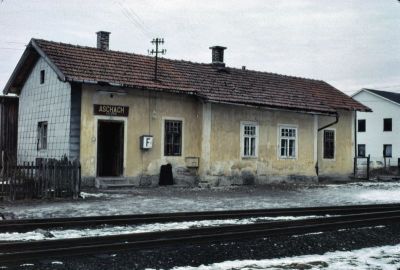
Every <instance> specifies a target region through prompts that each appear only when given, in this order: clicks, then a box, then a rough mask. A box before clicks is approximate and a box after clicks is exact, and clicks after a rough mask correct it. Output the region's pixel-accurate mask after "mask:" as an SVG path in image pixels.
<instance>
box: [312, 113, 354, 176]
mask: <svg viewBox="0 0 400 270" xmlns="http://www.w3.org/2000/svg"><path fill="white" fill-rule="evenodd" d="M353 116H354V114H353V112H350V111H340V112H339V122H338V123H337V124H335V125H333V126H331V127H328V128H327V129H333V130H335V136H336V139H335V151H336V152H335V158H334V159H324V158H323V131H320V132H319V134H318V161H319V171H320V175H329V174H331V175H350V174H351V173H352V172H353V157H354V140H353V138H354V134H353V132H354V129H353V125H354V118H353ZM333 121H335V117H327V116H319V121H318V127H323V126H325V125H327V124H329V123H332V122H333Z"/></svg>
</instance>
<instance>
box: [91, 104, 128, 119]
mask: <svg viewBox="0 0 400 270" xmlns="http://www.w3.org/2000/svg"><path fill="white" fill-rule="evenodd" d="M93 109H94V114H95V115H109V116H128V114H129V107H127V106H116V105H101V104H94V107H93Z"/></svg>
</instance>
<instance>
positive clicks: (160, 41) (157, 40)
mask: <svg viewBox="0 0 400 270" xmlns="http://www.w3.org/2000/svg"><path fill="white" fill-rule="evenodd" d="M151 44H153V45H154V44H155V45H156V49H151V51H150V50H148V53H149V54H151V55H154V54H155V56H156V61H155V65H154V80H155V81H157V65H158V54H165V53H166V52H167V50H166V49H162V50H158V45H160V44H164V38H154V39H153V40H152V41H151Z"/></svg>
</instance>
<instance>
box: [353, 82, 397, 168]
mask: <svg viewBox="0 0 400 270" xmlns="http://www.w3.org/2000/svg"><path fill="white" fill-rule="evenodd" d="M352 97H353V99H355V100H357V101H359V102H360V103H362V104H364V105H366V106H368V107H369V108H371V109H372V113H371V112H357V153H358V156H360V157H362V156H368V155H371V160H374V161H377V162H378V164H379V162H380V161H381V162H383V161H384V157H386V163H387V164H388V165H389V164H390V165H391V166H395V165H397V162H398V158H399V157H400V117H399V115H400V93H393V92H387V91H379V90H373V89H366V88H363V89H361V90H360V91H358V92H357V93H355V94H354V95H353V96H352Z"/></svg>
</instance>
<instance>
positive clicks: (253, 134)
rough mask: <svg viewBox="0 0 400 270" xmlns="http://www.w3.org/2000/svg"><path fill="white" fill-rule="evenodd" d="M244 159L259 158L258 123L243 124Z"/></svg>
mask: <svg viewBox="0 0 400 270" xmlns="http://www.w3.org/2000/svg"><path fill="white" fill-rule="evenodd" d="M241 133H242V157H257V151H258V125H257V124H256V123H246V122H243V123H241Z"/></svg>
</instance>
